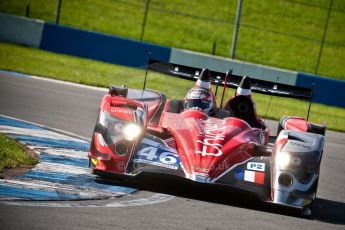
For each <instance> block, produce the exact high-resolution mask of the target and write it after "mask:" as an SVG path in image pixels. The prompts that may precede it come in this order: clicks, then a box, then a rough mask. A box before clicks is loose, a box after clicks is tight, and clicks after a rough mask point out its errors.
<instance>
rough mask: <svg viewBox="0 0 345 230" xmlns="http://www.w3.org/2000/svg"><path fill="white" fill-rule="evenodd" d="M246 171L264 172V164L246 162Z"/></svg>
mask: <svg viewBox="0 0 345 230" xmlns="http://www.w3.org/2000/svg"><path fill="white" fill-rule="evenodd" d="M247 169H249V170H254V171H261V172H265V163H256V162H248V163H247Z"/></svg>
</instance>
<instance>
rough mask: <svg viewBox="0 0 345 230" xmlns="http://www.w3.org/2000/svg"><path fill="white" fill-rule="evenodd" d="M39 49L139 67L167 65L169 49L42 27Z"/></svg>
mask: <svg viewBox="0 0 345 230" xmlns="http://www.w3.org/2000/svg"><path fill="white" fill-rule="evenodd" d="M40 48H41V49H44V50H48V51H52V52H56V53H63V54H69V55H73V56H78V57H83V58H90V59H95V60H100V61H104V62H108V63H114V64H120V65H126V66H132V67H140V66H145V65H146V63H147V58H148V53H149V52H151V53H152V58H155V59H159V60H164V61H168V60H169V57H170V48H168V47H163V46H158V45H153V44H149V43H144V42H139V41H134V40H129V39H125V38H121V37H117V36H114V35H107V34H101V33H96V32H92V31H86V30H81V29H76V28H71V27H66V26H60V25H56V24H51V23H45V25H44V30H43V34H42V40H41V44H40Z"/></svg>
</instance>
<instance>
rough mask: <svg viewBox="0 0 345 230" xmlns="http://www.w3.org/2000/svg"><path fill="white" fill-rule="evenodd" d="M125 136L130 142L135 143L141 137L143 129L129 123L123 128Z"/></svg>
mask: <svg viewBox="0 0 345 230" xmlns="http://www.w3.org/2000/svg"><path fill="white" fill-rule="evenodd" d="M122 132H123V136H124V138H125V139H126V140H128V141H134V140H135V139H137V138H138V137H139V136H140V133H141V128H140V127H139V126H138V125H136V124H133V123H128V124H126V125H125V126H124V127H123V130H122Z"/></svg>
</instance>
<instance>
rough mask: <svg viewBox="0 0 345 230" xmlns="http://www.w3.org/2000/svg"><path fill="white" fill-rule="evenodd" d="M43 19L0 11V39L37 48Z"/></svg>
mask: <svg viewBox="0 0 345 230" xmlns="http://www.w3.org/2000/svg"><path fill="white" fill-rule="evenodd" d="M43 25H44V21H41V20H35V19H29V18H24V17H18V16H13V15H9V14H4V13H0V28H1V29H0V41H4V42H11V43H16V44H20V45H26V46H30V47H34V48H38V47H39V46H40V43H41V37H42V31H43Z"/></svg>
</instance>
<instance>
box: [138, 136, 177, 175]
mask: <svg viewBox="0 0 345 230" xmlns="http://www.w3.org/2000/svg"><path fill="white" fill-rule="evenodd" d="M139 149H140V150H139V151H138V152H137V154H136V156H135V157H134V159H133V162H135V163H146V164H150V165H155V166H160V167H164V168H169V169H174V170H177V169H178V167H179V165H180V159H179V157H178V155H177V154H176V153H175V152H176V151H175V150H173V149H172V148H170V147H168V146H165V145H163V144H161V143H158V142H155V141H152V140H148V139H144V140H143V142H142V143H141V145H140V147H139Z"/></svg>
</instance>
